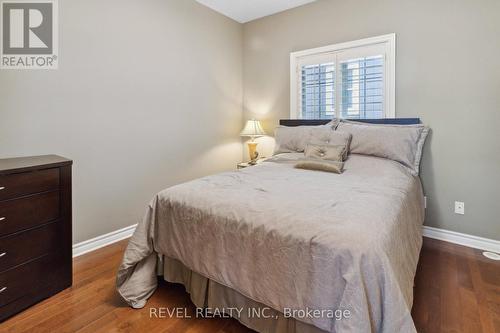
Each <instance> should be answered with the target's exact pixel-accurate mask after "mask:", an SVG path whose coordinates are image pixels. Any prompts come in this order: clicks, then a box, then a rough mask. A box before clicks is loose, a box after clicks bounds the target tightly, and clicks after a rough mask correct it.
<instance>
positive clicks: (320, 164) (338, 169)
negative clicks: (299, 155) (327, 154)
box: [295, 160, 344, 173]
mask: <svg viewBox="0 0 500 333" xmlns="http://www.w3.org/2000/svg"><path fill="white" fill-rule="evenodd" d="M295 167H296V168H297V169H307V170H318V171H326V172H333V173H342V171H343V170H344V163H343V162H336V161H321V160H304V161H300V162H298V163H297V164H295Z"/></svg>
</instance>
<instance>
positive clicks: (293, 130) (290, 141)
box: [273, 121, 336, 155]
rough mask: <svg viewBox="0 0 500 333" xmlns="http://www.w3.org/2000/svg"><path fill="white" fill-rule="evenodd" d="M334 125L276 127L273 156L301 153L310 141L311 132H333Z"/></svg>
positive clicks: (334, 123)
mask: <svg viewBox="0 0 500 333" xmlns="http://www.w3.org/2000/svg"><path fill="white" fill-rule="evenodd" d="M335 125H336V122H335V121H331V122H329V123H328V124H326V125H320V126H278V127H276V129H275V130H274V139H275V141H276V144H275V146H274V153H273V155H276V154H280V153H295V152H303V151H304V149H305V147H306V145H307V144H308V143H309V141H310V140H311V135H312V132H313V131H315V130H328V131H330V132H333V128H334V126H335Z"/></svg>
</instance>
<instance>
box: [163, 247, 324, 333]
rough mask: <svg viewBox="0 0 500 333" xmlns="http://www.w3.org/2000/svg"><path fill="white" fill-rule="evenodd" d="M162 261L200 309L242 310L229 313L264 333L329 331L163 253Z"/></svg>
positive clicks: (167, 272) (167, 276)
mask: <svg viewBox="0 0 500 333" xmlns="http://www.w3.org/2000/svg"><path fill="white" fill-rule="evenodd" d="M159 263H160V264H159V266H158V273H159V275H163V279H164V280H165V281H167V282H172V283H180V284H182V285H184V287H185V288H186V292H187V293H189V295H190V297H191V301H192V302H193V303H194V305H195V306H196V307H198V308H205V309H219V310H222V309H238V311H230V313H228V314H229V315H232V316H233V318H235V319H236V320H238V321H239V322H240V323H242V324H243V325H245V326H247V327H249V328H251V329H253V330H255V331H257V332H261V333H264V332H265V333H295V332H297V333H299V332H300V333H326V331H324V330H321V329H319V328H317V327H315V326H312V325H310V324H306V323H303V322H301V321H298V320H296V319H294V318H289V317H288V318H287V317H285V316H284V315H283V313H281V312H279V311H276V310H274V309H271V308H269V307H268V306H266V305H264V304H262V303H259V302H256V301H254V300H251V299H249V298H247V297H245V296H243V295H241V294H240V293H238V292H237V291H236V290H234V289H231V288H229V287H226V286H224V285H222V284H220V283H217V282H215V281H213V280H210V279H208V278H206V277H204V276H202V275H200V274H198V273H196V272H193V271H192V270H190V269H189V268H187V267H186V266H185V265H184V264H182V263H181V262H180V261H178V260H176V259H172V258H169V257H165V256H163V258H162V260H159ZM235 314H236V315H235Z"/></svg>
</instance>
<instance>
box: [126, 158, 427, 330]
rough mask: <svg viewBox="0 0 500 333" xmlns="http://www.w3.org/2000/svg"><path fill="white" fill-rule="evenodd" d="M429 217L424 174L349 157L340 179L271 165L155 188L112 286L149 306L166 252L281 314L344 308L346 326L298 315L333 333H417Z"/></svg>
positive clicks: (135, 303)
mask: <svg viewBox="0 0 500 333" xmlns="http://www.w3.org/2000/svg"><path fill="white" fill-rule="evenodd" d="M287 156H288V157H290V156H292V160H293V157H294V155H293V154H292V155H287ZM423 220H424V205H423V195H422V189H421V184H420V179H419V178H418V177H415V176H412V175H411V174H410V172H409V171H408V170H407V169H406V168H405V167H404V166H402V165H400V164H399V163H397V162H393V161H390V160H387V159H381V158H376V157H368V156H362V155H351V156H350V157H349V159H348V160H347V162H346V164H345V171H344V173H342V174H333V173H326V172H322V171H309V170H301V169H295V168H293V163H290V162H286V158H285V159H279V158H276V159H275V162H264V163H262V164H260V165H258V166H254V167H249V168H245V169H242V170H239V171H234V172H226V173H221V174H217V175H213V176H208V177H204V178H200V179H196V180H193V181H190V182H187V183H184V184H180V185H177V186H173V187H171V188H168V189H166V190H164V191H162V192H160V193H158V194H157V195H156V196H155V198H154V199H153V200H152V201H151V203H150V204H149V207H148V209H147V212H146V215H145V217H144V219H143V221H142V222H141V223H139V225H138V227H137V229H136V231H135V233H134V235H133V237H132V239H131V240H130V242H129V245H128V247H127V250H126V252H125V255H124V259H123V263H122V264H121V266H120V269H119V272H118V276H117V287H118V291H119V292H120V294H121V295H122V297H123V298H124V299H125V300H126V301H127V302H128V303H129V304H130V305H131V306H133V307H143V306H144V305H145V302H146V300H147V298H148V297H149V296H150V295H151V294H152V293H153V292H154V290H155V288H156V271H155V267H156V258H157V254H163V255H166V256H168V257H171V258H174V259H178V260H180V261H181V262H182V263H183V264H184V265H185V266H187V267H188V268H190V269H191V270H193V271H195V272H198V273H200V274H202V275H204V276H205V277H208V278H210V279H212V280H215V281H216V282H218V283H221V284H223V285H226V286H228V287H230V288H233V289H235V290H236V291H238V292H240V293H241V294H243V295H245V296H246V297H249V298H251V299H253V300H255V301H258V302H261V303H263V304H265V305H268V306H270V307H272V308H274V309H276V310H279V311H281V312H283V311H284V310H285V309H286V308H288V309H319V310H337V309H341V310H349V312H350V318H348V319H345V318H344V319H342V320H336V319H335V318H328V317H326V316H323V317H321V316H319V317H317V318H316V317H314V316H313V317H312V318H311V317H310V316H306V317H300V318H297V317H296V319H298V320H301V321H303V322H306V323H309V324H312V325H315V326H317V327H319V328H321V329H323V330H326V331H330V332H390V333H393V332H415V327H414V324H413V321H412V318H411V314H410V310H411V305H412V301H413V279H414V276H415V270H416V266H417V262H418V257H419V251H420V247H421V244H422V231H421V228H422V223H423ZM324 313H325V312H323V314H324Z"/></svg>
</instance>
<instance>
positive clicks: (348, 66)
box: [291, 42, 394, 119]
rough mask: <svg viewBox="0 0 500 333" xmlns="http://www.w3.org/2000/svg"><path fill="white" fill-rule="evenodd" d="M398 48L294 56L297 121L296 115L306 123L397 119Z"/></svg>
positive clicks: (373, 45)
mask: <svg viewBox="0 0 500 333" xmlns="http://www.w3.org/2000/svg"><path fill="white" fill-rule="evenodd" d="M344 46H345V45H344ZM393 47H394V45H393V44H390V43H385V42H381V43H371V44H368V45H357V46H354V47H344V48H341V49H339V50H335V51H330V52H320V53H317V54H309V55H305V56H300V57H297V58H296V59H293V58H292V56H291V61H294V60H295V66H296V67H295V73H294V74H295V75H296V76H295V79H294V80H291V89H292V102H291V104H292V116H293V115H294V113H295V117H298V118H303V119H331V118H336V117H337V118H351V119H375V118H389V117H394V109H393V108H394V96H393V94H394V92H393V87H394V73H393V68H394V67H393V66H394V63H393V62H394V59H393V54H394V53H393ZM303 52H304V51H303ZM292 55H293V54H292ZM391 55H392V57H391ZM294 85H295V87H293V86H294ZM293 89H295V91H293ZM293 98H295V100H293ZM293 108H296V110H293Z"/></svg>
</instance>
